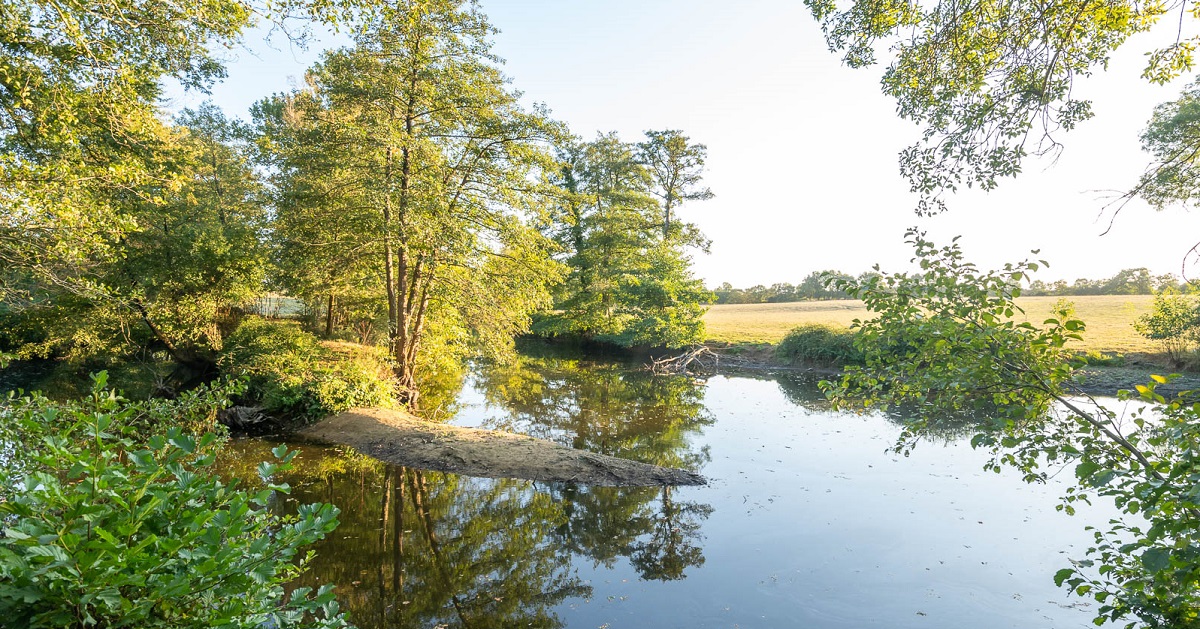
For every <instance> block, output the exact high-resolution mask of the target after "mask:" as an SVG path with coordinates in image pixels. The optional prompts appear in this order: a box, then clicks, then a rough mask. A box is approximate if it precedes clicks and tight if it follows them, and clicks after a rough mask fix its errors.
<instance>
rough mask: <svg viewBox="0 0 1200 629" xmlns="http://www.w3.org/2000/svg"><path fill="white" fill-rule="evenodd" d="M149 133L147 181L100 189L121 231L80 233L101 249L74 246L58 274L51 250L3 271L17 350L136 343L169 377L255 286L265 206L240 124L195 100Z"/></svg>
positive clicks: (198, 352) (202, 361)
mask: <svg viewBox="0 0 1200 629" xmlns="http://www.w3.org/2000/svg"><path fill="white" fill-rule="evenodd" d="M161 132H162V134H163V135H162V138H163V143H162V144H161V145H160V146H159V147H157V149H156V151H155V156H156V160H157V161H156V164H155V166H154V168H155V170H156V172H157V173H158V175H157V176H156V178H155V180H154V181H150V182H146V183H144V184H143V185H141V186H139V194H137V195H114V196H112V197H111V201H112V204H113V207H116V208H118V209H119V212H118V214H117V215H116V216H119V218H120V220H121V221H122V222H123V223H125V224H127V225H128V229H127V230H123V231H121V232H120V233H119V238H115V239H113V240H106V239H100V240H95V241H92V242H93V244H98V245H102V249H103V250H105V253H104V255H102V256H101V255H98V254H97V251H96V250H93V251H92V252H91V253H89V254H81V255H84V260H85V262H80V263H78V264H76V265H69V266H71V267H73V268H71V270H70V275H64V274H62V273H60V272H59V269H60V267H59V263H61V262H63V259H62V258H61V257H60V258H59V259H58V260H52V259H42V260H40V261H38V260H32V259H30V258H29V257H25V258H24V262H25V263H31V262H32V263H34V264H33V266H26V265H22V264H14V265H13V266H11V267H9V268H8V269H7V271H8V273H7V277H8V278H10V279H16V280H17V281H16V282H14V283H13V284H12V286H13V287H14V288H18V289H19V290H20V292H21V294H20V295H17V294H15V293H14V292H12V291H10V292H9V293H8V294H7V296H6V299H5V300H4V302H3V303H4V304H5V305H6V306H7V309H6V311H5V316H6V322H7V323H8V324H9V329H8V330H7V335H8V336H9V341H10V342H12V343H14V344H21V343H23V344H24V347H23V350H24V353H25V354H27V355H28V354H38V353H40V354H50V353H60V354H61V353H66V354H77V355H83V356H94V355H96V354H109V355H120V354H123V353H126V352H128V351H130V350H131V349H132V348H136V347H146V348H151V349H159V350H163V351H165V352H166V353H167V354H169V356H170V357H171V358H172V359H173V360H174V362H175V363H176V364H177V365H178V366H180V367H182V368H185V371H186V373H184V372H180V374H179V375H181V376H183V377H185V378H188V377H191V376H196V375H200V374H202V373H203V372H205V371H206V370H207V369H208V368H210V367H211V366H212V364H213V360H214V358H215V352H216V351H217V350H219V349H220V348H221V344H222V339H223V337H224V335H225V333H227V332H228V328H229V325H230V324H231V323H232V322H233V320H234V318H235V317H234V311H235V309H236V308H237V307H238V306H240V305H242V304H244V303H246V302H247V301H249V300H250V299H251V298H252V297H253V296H254V295H256V294H258V293H259V292H261V290H262V287H263V280H264V265H265V262H266V256H265V254H264V253H263V249H264V248H263V246H262V236H263V233H262V230H263V227H264V226H265V215H264V211H263V209H262V201H263V197H262V194H261V185H260V184H259V183H258V180H257V177H256V175H255V174H254V172H253V170H252V169H251V165H250V158H249V153H248V151H249V147H248V142H247V140H246V137H247V136H246V133H245V130H244V129H243V128H241V126H239V125H238V124H237V123H235V122H233V121H230V120H228V119H227V118H225V116H224V115H223V114H222V113H221V112H220V111H219V110H218V109H216V108H215V107H213V106H211V105H204V106H202V107H201V108H200V109H199V110H196V111H190V110H189V111H184V112H183V113H182V114H180V116H179V117H178V119H177V121H176V124H174V125H170V126H167V125H162V128H161ZM95 212H98V210H96V209H95V208H92V209H90V210H88V211H87V212H86V213H85V214H86V215H88V216H92V217H96V216H97V214H95ZM64 229H66V230H67V231H68V232H70V231H71V230H70V228H67V227H64ZM72 233H73V236H79V235H80V232H78V231H74V232H72ZM59 244H60V245H65V243H63V242H60V243H59ZM76 253H79V252H76ZM56 255H57V254H54V253H53V252H48V253H46V257H47V258H54V257H56ZM72 255H74V254H72ZM63 268H67V267H63Z"/></svg>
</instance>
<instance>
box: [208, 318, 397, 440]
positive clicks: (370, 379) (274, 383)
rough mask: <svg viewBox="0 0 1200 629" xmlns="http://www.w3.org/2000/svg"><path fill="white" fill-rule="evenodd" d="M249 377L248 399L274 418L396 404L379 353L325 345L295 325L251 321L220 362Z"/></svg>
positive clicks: (302, 417)
mask: <svg viewBox="0 0 1200 629" xmlns="http://www.w3.org/2000/svg"><path fill="white" fill-rule="evenodd" d="M217 364H218V365H219V366H220V368H221V370H222V371H223V372H224V373H226V374H229V375H232V376H237V377H244V378H246V380H247V385H248V389H247V392H246V394H245V396H244V398H243V399H244V400H245V401H246V402H248V403H252V404H257V405H259V406H261V407H263V409H264V411H266V412H267V413H268V414H271V415H274V416H278V417H286V418H294V419H300V420H303V421H314V420H317V419H320V418H322V417H325V416H327V415H331V414H334V413H340V412H341V411H344V410H346V409H348V408H353V407H356V406H382V407H390V406H393V405H394V404H395V401H394V392H395V389H394V384H393V380H392V375H391V373H392V372H391V368H390V367H389V365H388V362H387V358H386V357H385V356H384V354H383V352H382V351H380V350H379V349H377V348H373V347H367V346H362V345H352V344H349V343H329V342H326V343H321V342H320V341H318V340H317V338H316V337H315V336H313V335H311V334H308V333H307V332H304V331H303V330H301V329H300V327H299V326H297V325H296V324H294V323H289V322H283V321H269V320H266V319H260V318H258V317H248V318H246V320H245V321H243V322H242V324H241V325H240V326H239V327H238V329H237V330H235V331H234V332H233V334H231V335H230V336H229V338H228V339H227V340H226V342H225V349H224V350H223V351H222V353H221V356H220V358H219V359H218V361H217Z"/></svg>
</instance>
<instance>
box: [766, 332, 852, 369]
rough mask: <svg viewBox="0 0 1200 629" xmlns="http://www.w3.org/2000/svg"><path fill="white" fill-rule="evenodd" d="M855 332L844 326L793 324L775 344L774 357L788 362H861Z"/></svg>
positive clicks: (816, 363)
mask: <svg viewBox="0 0 1200 629" xmlns="http://www.w3.org/2000/svg"><path fill="white" fill-rule="evenodd" d="M855 336H856V334H855V333H854V332H853V331H851V330H847V329H844V328H833V327H830V326H826V325H820V324H816V323H810V324H807V325H802V326H800V327H797V328H793V329H792V331H791V332H788V333H787V336H785V337H783V340H782V341H780V342H779V345H777V346H776V347H775V358H776V360H779V361H781V362H784V363H787V364H789V365H799V364H809V365H824V366H841V365H852V364H854V365H857V364H862V362H863V354H862V351H860V350H859V349H857V348H855V347H854V338H855Z"/></svg>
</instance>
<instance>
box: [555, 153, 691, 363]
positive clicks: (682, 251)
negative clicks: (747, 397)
mask: <svg viewBox="0 0 1200 629" xmlns="http://www.w3.org/2000/svg"><path fill="white" fill-rule="evenodd" d="M646 136H647V141H646V142H644V143H641V144H638V145H634V144H629V143H627V142H624V141H622V140H621V139H620V138H619V137H617V135H616V134H615V133H608V134H603V135H600V136H599V137H597V138H596V139H595V140H593V141H591V142H583V141H581V140H578V139H572V140H570V141H567V142H566V143H564V145H563V146H562V147H561V148H560V149H559V153H558V161H559V168H558V171H557V172H556V173H554V174H553V176H552V177H551V179H550V183H551V184H552V185H553V186H554V188H555V190H554V192H553V194H554V195H555V199H554V202H553V203H552V204H551V208H550V213H549V217H548V220H547V222H546V223H545V224H544V226H543V233H545V235H546V236H547V237H548V238H550V239H551V240H552V241H553V242H554V243H556V244H557V245H558V248H559V251H560V253H559V254H558V259H559V260H560V261H561V262H562V263H563V264H564V265H565V266H566V268H567V269H568V274H567V277H566V281H565V282H564V283H563V284H562V285H560V286H559V287H558V288H557V290H556V293H555V298H554V309H553V310H551V311H549V312H546V313H543V314H542V315H540V316H539V318H538V321H537V322H536V324H535V326H534V329H535V331H536V332H538V333H540V334H546V335H571V336H578V337H582V338H586V339H593V340H600V341H605V342H610V343H615V344H619V345H625V346H633V345H661V346H666V347H681V346H684V345H687V344H689V343H695V342H698V341H700V340H702V339H703V329H704V328H703V322H702V321H701V320H700V317H701V315H703V313H704V308H703V305H704V304H707V303H709V302H710V301H711V293H709V291H707V290H706V289H705V288H704V285H703V284H702V283H701V282H700V280H698V279H696V278H695V277H694V276H692V274H691V270H690V268H689V267H690V263H689V259H688V256H687V252H688V251H689V250H695V249H706V248H707V246H708V241H707V240H705V239H704V237H703V235H701V234H700V232H699V231H698V230H697V229H696V228H695V226H693V225H691V224H690V223H686V222H683V221H679V220H678V219H673V218H672V216H673V212H674V211H675V210H676V209H677V207H678V206H679V204H680V203H682V202H683V201H686V200H689V199H707V198H710V197H711V196H712V193H711V192H710V191H708V189H707V188H700V187H699V182H700V177H701V173H702V168H703V165H704V155H705V148H704V145H702V144H692V143H690V141H689V140H688V138H687V137H686V136H684V135H683V134H681V133H680V132H678V131H661V132H658V131H650V132H647V133H646Z"/></svg>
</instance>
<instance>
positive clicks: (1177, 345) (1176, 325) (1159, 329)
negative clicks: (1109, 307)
mask: <svg viewBox="0 0 1200 629" xmlns="http://www.w3.org/2000/svg"><path fill="white" fill-rule="evenodd" d="M1133 327H1134V329H1135V330H1137V331H1138V333H1139V334H1141V335H1142V336H1144V337H1146V338H1148V339H1151V340H1154V341H1158V342H1159V343H1161V344H1162V348H1163V351H1164V352H1166V354H1167V358H1168V359H1170V361H1171V362H1172V364H1173V366H1175V367H1181V366H1183V365H1184V364H1185V363H1186V362H1187V358H1188V354H1189V352H1190V350H1191V347H1192V345H1193V344H1195V342H1196V341H1197V339H1198V338H1200V309H1198V307H1197V303H1196V298H1195V297H1193V296H1192V295H1183V294H1180V293H1177V292H1162V293H1159V294H1157V295H1155V296H1154V305H1153V306H1152V307H1151V310H1150V312H1149V313H1147V314H1144V315H1142V316H1140V317H1138V319H1137V321H1136V322H1134V324H1133Z"/></svg>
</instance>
